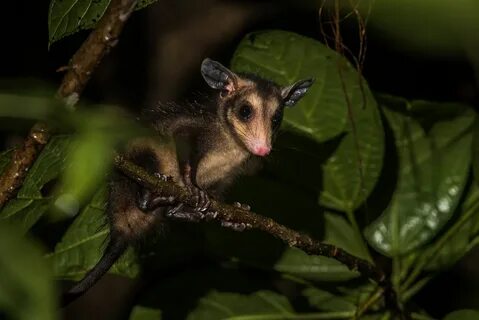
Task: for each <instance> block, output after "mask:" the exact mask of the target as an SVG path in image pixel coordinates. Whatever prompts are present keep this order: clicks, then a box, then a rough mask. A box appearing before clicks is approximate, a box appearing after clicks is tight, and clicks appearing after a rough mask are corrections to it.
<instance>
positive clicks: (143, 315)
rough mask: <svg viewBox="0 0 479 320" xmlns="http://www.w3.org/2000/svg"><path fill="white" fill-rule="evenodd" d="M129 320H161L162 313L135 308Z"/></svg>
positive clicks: (140, 307)
mask: <svg viewBox="0 0 479 320" xmlns="http://www.w3.org/2000/svg"><path fill="white" fill-rule="evenodd" d="M129 320H161V311H160V310H158V309H155V308H148V307H144V306H135V307H134V308H133V310H132V311H131V314H130V318H129Z"/></svg>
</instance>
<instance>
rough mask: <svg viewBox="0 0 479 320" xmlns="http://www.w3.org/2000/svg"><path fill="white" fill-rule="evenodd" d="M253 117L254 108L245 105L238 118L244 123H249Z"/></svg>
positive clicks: (242, 106) (241, 108) (240, 109)
mask: <svg viewBox="0 0 479 320" xmlns="http://www.w3.org/2000/svg"><path fill="white" fill-rule="evenodd" d="M252 115H253V108H251V106H250V105H249V104H243V105H241V107H240V108H239V110H238V116H239V118H240V119H241V120H242V121H245V122H246V121H248V120H249V119H251V116H252Z"/></svg>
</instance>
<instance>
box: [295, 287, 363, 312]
mask: <svg viewBox="0 0 479 320" xmlns="http://www.w3.org/2000/svg"><path fill="white" fill-rule="evenodd" d="M302 293H303V295H304V296H305V297H306V298H307V299H308V302H309V304H310V305H312V306H314V307H316V308H318V309H319V310H325V311H354V310H356V304H354V303H352V302H350V301H348V300H346V299H344V298H343V297H340V296H338V295H335V294H332V293H331V292H328V291H326V290H322V289H319V288H315V287H310V288H306V289H305V290H303V292H302Z"/></svg>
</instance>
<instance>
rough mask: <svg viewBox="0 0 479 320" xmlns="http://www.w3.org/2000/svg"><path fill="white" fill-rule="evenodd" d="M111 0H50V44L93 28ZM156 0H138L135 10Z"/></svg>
mask: <svg viewBox="0 0 479 320" xmlns="http://www.w3.org/2000/svg"><path fill="white" fill-rule="evenodd" d="M110 2H111V0H51V1H50V9H49V11H48V34H49V42H48V45H49V46H50V45H51V44H52V43H54V42H55V41H58V40H60V39H62V38H64V37H66V36H68V35H70V34H73V33H75V32H78V31H80V30H85V29H90V28H93V27H94V26H95V25H96V23H97V22H98V21H99V20H100V19H101V17H102V16H103V14H104V13H105V11H106V9H107V7H108V5H109V4H110ZM154 2H156V0H140V1H138V3H137V5H136V10H138V9H141V8H144V7H146V6H148V5H150V4H152V3H154Z"/></svg>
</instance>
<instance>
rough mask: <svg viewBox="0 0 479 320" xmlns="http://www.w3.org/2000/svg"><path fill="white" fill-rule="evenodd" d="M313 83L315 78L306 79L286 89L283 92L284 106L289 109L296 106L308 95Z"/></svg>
mask: <svg viewBox="0 0 479 320" xmlns="http://www.w3.org/2000/svg"><path fill="white" fill-rule="evenodd" d="M313 82H314V79H313V78H311V79H304V80H299V81H297V82H295V83H293V84H292V85H290V86H287V87H284V88H283V89H282V90H281V96H282V97H283V101H284V105H285V106H288V107H291V106H294V105H295V104H296V103H297V102H298V101H299V100H300V99H301V98H302V97H303V96H304V95H305V94H306V92H307V91H308V89H309V87H311V85H312V84H313Z"/></svg>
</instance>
